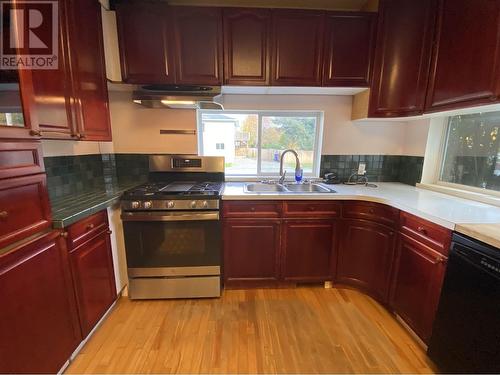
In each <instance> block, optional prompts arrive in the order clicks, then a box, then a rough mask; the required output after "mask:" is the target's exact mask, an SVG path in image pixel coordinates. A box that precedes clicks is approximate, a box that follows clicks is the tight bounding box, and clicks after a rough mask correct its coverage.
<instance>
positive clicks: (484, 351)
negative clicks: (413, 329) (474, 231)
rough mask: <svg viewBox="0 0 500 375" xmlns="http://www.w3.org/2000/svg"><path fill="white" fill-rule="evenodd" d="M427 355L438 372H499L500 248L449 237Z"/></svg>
mask: <svg viewBox="0 0 500 375" xmlns="http://www.w3.org/2000/svg"><path fill="white" fill-rule="evenodd" d="M428 354H429V357H430V358H431V359H432V360H433V361H434V362H435V363H436V365H437V366H438V368H439V369H440V371H441V372H453V373H500V249H495V248H493V247H491V246H488V245H485V244H483V243H481V242H478V241H475V240H472V239H470V238H468V237H466V236H464V235H461V234H454V235H453V239H452V244H451V250H450V258H449V261H448V267H447V270H446V275H445V279H444V284H443V289H442V291H441V298H440V300H439V307H438V311H437V314H436V320H435V322H434V327H433V332H432V337H431V340H430V343H429V349H428Z"/></svg>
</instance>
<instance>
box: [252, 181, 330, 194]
mask: <svg viewBox="0 0 500 375" xmlns="http://www.w3.org/2000/svg"><path fill="white" fill-rule="evenodd" d="M244 191H245V193H304V194H307V193H335V190H332V189H329V188H327V187H324V186H322V185H320V184H314V183H312V184H307V183H306V184H286V185H280V184H265V183H262V182H256V183H249V184H245V188H244Z"/></svg>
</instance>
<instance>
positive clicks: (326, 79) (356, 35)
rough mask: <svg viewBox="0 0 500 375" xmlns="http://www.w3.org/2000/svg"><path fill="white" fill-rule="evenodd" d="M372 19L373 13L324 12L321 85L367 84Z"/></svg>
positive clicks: (372, 28) (369, 65) (372, 47)
mask: <svg viewBox="0 0 500 375" xmlns="http://www.w3.org/2000/svg"><path fill="white" fill-rule="evenodd" d="M375 21H376V16H375V14H374V13H355V12H352V13H347V12H330V13H327V15H326V21H325V35H326V37H325V39H326V40H325V51H324V66H323V86H347V87H353V86H361V87H364V86H369V85H370V79H371V68H372V60H373V53H374V47H375V25H376V22H375Z"/></svg>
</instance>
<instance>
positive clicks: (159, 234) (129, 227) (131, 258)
mask: <svg viewBox="0 0 500 375" xmlns="http://www.w3.org/2000/svg"><path fill="white" fill-rule="evenodd" d="M121 217H122V221H123V230H124V237H125V251H126V255H127V266H128V273H129V277H131V278H134V277H160V276H202V275H220V264H221V227H220V221H219V212H217V211H185V212H175V211H174V212H124V213H122V216H121Z"/></svg>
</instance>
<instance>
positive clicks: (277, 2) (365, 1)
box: [167, 0, 379, 12]
mask: <svg viewBox="0 0 500 375" xmlns="http://www.w3.org/2000/svg"><path fill="white" fill-rule="evenodd" d="M167 1H168V3H169V4H172V5H202V6H242V7H259V8H260V7H262V8H300V9H328V10H350V11H356V10H364V11H371V12H375V11H377V9H378V1H379V0H167Z"/></svg>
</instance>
